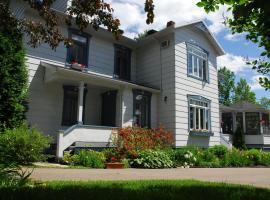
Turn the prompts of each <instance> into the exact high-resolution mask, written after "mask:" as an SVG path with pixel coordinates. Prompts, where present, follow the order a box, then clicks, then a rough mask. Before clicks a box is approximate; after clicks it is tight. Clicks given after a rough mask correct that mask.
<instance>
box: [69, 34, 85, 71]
mask: <svg viewBox="0 0 270 200" xmlns="http://www.w3.org/2000/svg"><path fill="white" fill-rule="evenodd" d="M70 38H71V39H72V41H73V45H72V46H70V47H68V56H67V62H68V63H72V62H76V63H79V64H82V65H85V66H87V65H88V37H87V36H85V35H82V34H77V33H75V32H71V33H70Z"/></svg>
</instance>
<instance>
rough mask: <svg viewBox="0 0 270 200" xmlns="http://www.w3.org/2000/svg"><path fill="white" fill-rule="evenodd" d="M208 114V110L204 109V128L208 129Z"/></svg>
mask: <svg viewBox="0 0 270 200" xmlns="http://www.w3.org/2000/svg"><path fill="white" fill-rule="evenodd" d="M209 118H210V116H209V110H206V111H205V129H206V130H209V120H210V119H209Z"/></svg>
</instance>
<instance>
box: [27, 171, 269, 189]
mask: <svg viewBox="0 0 270 200" xmlns="http://www.w3.org/2000/svg"><path fill="white" fill-rule="evenodd" d="M31 178H32V179H33V180H42V181H51V180H74V181H78V180H147V179H159V180H160V179H195V180H202V181H214V182H227V183H237V184H248V185H254V186H258V187H267V188H270V168H214V169H213V168H212V169H209V168H192V169H119V170H118V169H69V168H68V169H59V168H36V169H35V170H34V172H33V174H32V176H31Z"/></svg>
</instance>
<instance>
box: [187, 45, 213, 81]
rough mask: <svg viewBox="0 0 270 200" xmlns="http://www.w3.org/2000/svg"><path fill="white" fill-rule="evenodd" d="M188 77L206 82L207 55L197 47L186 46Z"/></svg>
mask: <svg viewBox="0 0 270 200" xmlns="http://www.w3.org/2000/svg"><path fill="white" fill-rule="evenodd" d="M187 54H188V75H190V76H193V77H195V78H198V79H200V80H203V81H208V80H209V79H208V64H207V63H208V62H207V60H208V59H207V57H208V55H207V53H206V52H205V50H203V49H201V48H200V47H198V46H195V45H191V44H188V45H187Z"/></svg>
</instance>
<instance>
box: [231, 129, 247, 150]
mask: <svg viewBox="0 0 270 200" xmlns="http://www.w3.org/2000/svg"><path fill="white" fill-rule="evenodd" d="M233 146H234V147H235V148H237V149H241V150H245V149H247V146H246V144H245V136H244V133H243V130H242V129H241V128H237V130H236V131H235V133H234V134H233Z"/></svg>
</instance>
